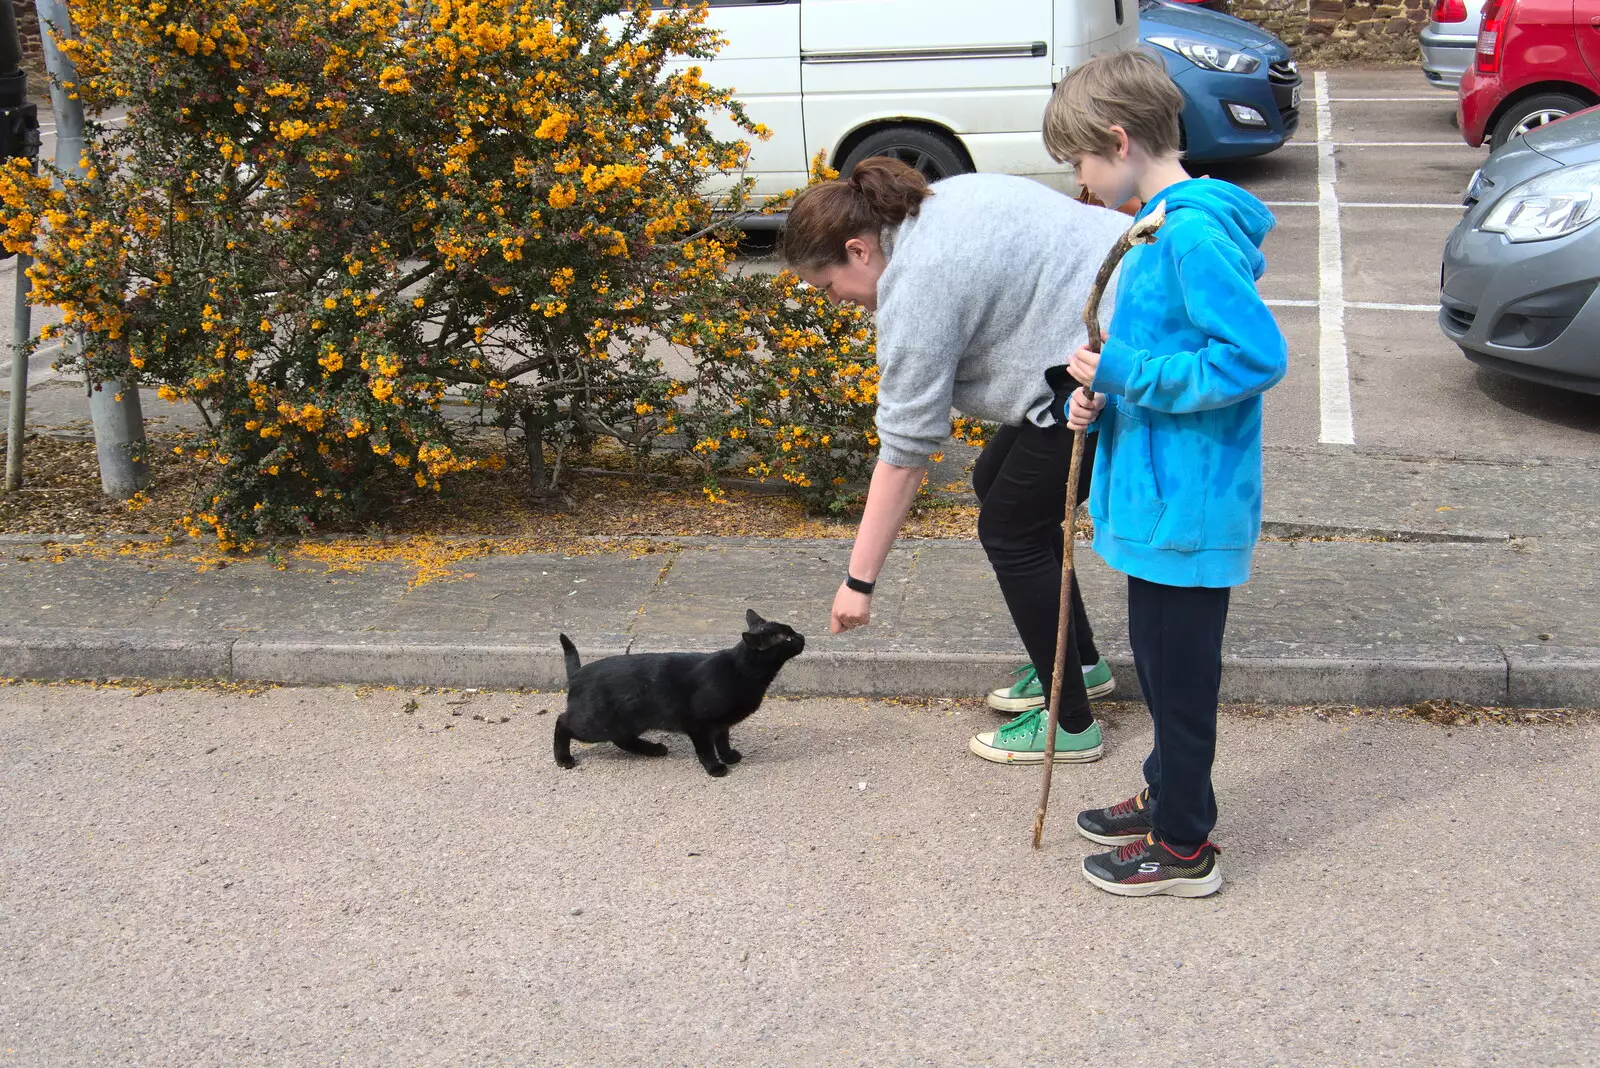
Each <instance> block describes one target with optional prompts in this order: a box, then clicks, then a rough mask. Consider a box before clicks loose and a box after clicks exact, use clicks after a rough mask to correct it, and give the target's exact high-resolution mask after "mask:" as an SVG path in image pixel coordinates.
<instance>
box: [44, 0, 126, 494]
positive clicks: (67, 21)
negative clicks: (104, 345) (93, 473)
mask: <svg viewBox="0 0 1600 1068" xmlns="http://www.w3.org/2000/svg"><path fill="white" fill-rule="evenodd" d="M36 6H37V7H38V9H39V30H40V34H39V36H40V38H41V39H42V40H43V43H44V63H45V67H46V69H48V70H49V71H50V102H51V103H52V104H53V105H54V107H55V113H56V166H57V167H59V168H60V169H61V172H62V173H63V174H68V175H74V176H81V175H82V174H83V148H84V137H83V101H82V100H79V99H76V98H75V96H73V95H69V94H68V92H67V90H66V89H65V88H64V86H66V85H72V86H73V87H74V91H75V90H76V86H77V81H78V72H77V69H76V68H75V67H74V66H73V63H72V61H71V60H70V59H68V58H67V56H66V55H64V54H63V53H62V51H61V49H60V47H59V46H58V45H57V44H56V41H57V39H58V37H65V38H69V39H70V38H71V36H72V18H71V15H70V14H69V13H68V11H67V4H66V0H37V3H36ZM66 344H67V346H68V351H69V352H70V351H72V350H73V348H74V347H76V346H78V345H80V344H81V337H80V336H79V335H69V336H68V338H67V339H66ZM89 418H90V420H91V422H93V424H94V446H95V453H96V455H97V456H98V457H99V459H100V488H101V490H102V491H104V493H105V494H106V496H108V497H117V498H120V499H122V500H126V499H128V498H129V497H132V496H133V495H134V494H135V493H137V492H138V491H139V490H141V489H143V488H144V487H145V486H146V485H147V484H148V483H149V481H150V475H149V469H148V468H147V467H146V465H145V460H144V457H145V440H144V413H143V410H142V408H141V406H140V404H139V388H138V386H137V385H136V384H135V383H133V382H128V381H116V380H112V381H108V382H99V383H96V382H93V381H91V382H90V383H89Z"/></svg>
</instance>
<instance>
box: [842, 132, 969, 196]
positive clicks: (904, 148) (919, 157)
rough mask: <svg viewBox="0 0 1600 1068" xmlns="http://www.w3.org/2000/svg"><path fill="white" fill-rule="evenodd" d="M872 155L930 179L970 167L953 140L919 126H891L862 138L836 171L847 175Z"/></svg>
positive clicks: (961, 171) (953, 173) (964, 172)
mask: <svg viewBox="0 0 1600 1068" xmlns="http://www.w3.org/2000/svg"><path fill="white" fill-rule="evenodd" d="M872 156H888V157H889V158H890V159H897V160H899V161H900V162H901V163H904V164H906V165H907V166H910V167H913V168H915V169H916V170H918V171H920V172H921V174H922V176H923V177H924V178H926V179H927V180H928V181H930V182H937V181H938V180H939V179H941V178H949V177H951V176H952V175H956V174H967V173H968V172H970V171H971V170H972V167H971V166H970V165H969V164H968V163H967V159H966V157H965V156H964V155H962V153H961V149H960V148H958V147H957V146H956V144H955V142H954V141H952V140H951V139H950V138H948V137H943V136H940V135H939V134H936V133H934V132H933V131H932V130H924V129H922V128H921V127H919V126H891V127H889V128H888V129H885V130H879V131H878V132H876V133H874V134H870V135H868V136H867V137H865V138H863V139H862V141H861V143H860V144H858V145H856V147H854V148H852V149H851V150H850V152H849V154H848V155H846V156H845V158H844V164H843V165H842V166H840V168H839V173H840V174H841V175H843V176H844V177H846V178H848V177H849V176H850V172H851V171H853V170H855V169H856V164H858V163H860V162H861V161H862V160H864V159H869V158H871V157H872Z"/></svg>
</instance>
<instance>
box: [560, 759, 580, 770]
mask: <svg viewBox="0 0 1600 1068" xmlns="http://www.w3.org/2000/svg"><path fill="white" fill-rule="evenodd" d="M577 766H578V762H577V761H576V760H573V759H572V758H571V757H566V758H565V759H563V758H562V757H556V767H558V768H565V769H566V770H567V771H571V770H572V769H573V768H575V767H577Z"/></svg>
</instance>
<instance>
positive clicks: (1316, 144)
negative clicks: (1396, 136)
mask: <svg viewBox="0 0 1600 1068" xmlns="http://www.w3.org/2000/svg"><path fill="white" fill-rule="evenodd" d="M1321 145H1322V139H1321V138H1318V139H1317V140H1315V141H1285V142H1284V143H1283V147H1284V148H1320V147H1321ZM1328 145H1329V147H1330V148H1467V149H1471V150H1472V151H1474V152H1482V151H1484V149H1482V148H1473V146H1472V145H1469V144H1467V143H1466V142H1465V141H1329V142H1328Z"/></svg>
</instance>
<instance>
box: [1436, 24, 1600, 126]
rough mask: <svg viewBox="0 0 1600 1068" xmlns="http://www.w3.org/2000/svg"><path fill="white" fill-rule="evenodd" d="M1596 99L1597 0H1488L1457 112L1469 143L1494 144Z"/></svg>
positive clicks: (1599, 67)
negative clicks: (1472, 61) (1473, 59)
mask: <svg viewBox="0 0 1600 1068" xmlns="http://www.w3.org/2000/svg"><path fill="white" fill-rule="evenodd" d="M1594 104H1600V0H1488V3H1487V4H1485V5H1484V8H1483V22H1482V24H1481V25H1480V26H1479V28H1478V50H1477V55H1476V59H1475V62H1474V63H1473V65H1472V66H1470V67H1468V68H1467V72H1466V74H1464V75H1463V76H1462V78H1461V91H1460V97H1459V102H1458V103H1457V105H1456V117H1457V120H1458V122H1459V124H1460V126H1461V136H1462V137H1464V138H1466V140H1467V144H1469V145H1481V144H1483V142H1484V141H1485V140H1488V142H1489V147H1490V148H1499V147H1500V146H1501V145H1503V144H1505V143H1506V142H1507V141H1509V140H1511V138H1513V137H1520V136H1522V135H1523V134H1525V133H1527V132H1528V131H1529V130H1531V129H1533V128H1534V127H1536V126H1543V125H1544V124H1545V123H1547V122H1553V121H1555V120H1556V119H1560V118H1564V117H1565V116H1567V115H1570V114H1571V113H1573V112H1574V111H1582V110H1583V109H1584V108H1587V107H1591V106H1593V105H1594Z"/></svg>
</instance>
